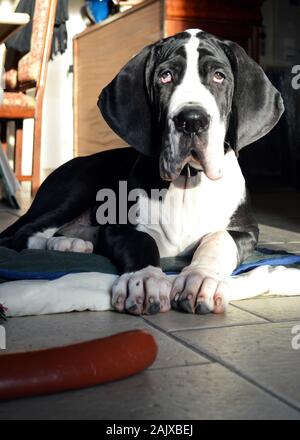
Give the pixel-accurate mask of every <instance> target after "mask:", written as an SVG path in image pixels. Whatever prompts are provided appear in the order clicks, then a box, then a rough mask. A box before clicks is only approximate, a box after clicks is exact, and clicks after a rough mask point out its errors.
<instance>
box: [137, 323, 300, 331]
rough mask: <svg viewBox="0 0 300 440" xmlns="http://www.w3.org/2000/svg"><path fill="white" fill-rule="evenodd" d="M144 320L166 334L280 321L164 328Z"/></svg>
mask: <svg viewBox="0 0 300 440" xmlns="http://www.w3.org/2000/svg"><path fill="white" fill-rule="evenodd" d="M294 321H296V322H297V321H298V320H297V319H295V320H294V319H293V320H290V321H289V320H287V321H282V323H284V322H294ZM145 322H147V323H151V324H152V325H153V327H155V328H157V329H159V330H162V331H165V332H166V333H167V334H170V333H173V332H178V333H180V332H189V331H205V330H218V329H224V328H237V327H247V326H253V325H270V324H277V323H278V324H280V323H281V321H278V322H277V321H274V322H273V321H267V320H265V321H264V322H247V323H246V322H241V323H239V324H227V325H216V326H212V327H186V328H185V327H184V328H180V329H175V328H174V329H172V330H164V329H163V328H162V327H159V326H158V325H157V324H153V323H152V322H151V321H147V320H146V319H145Z"/></svg>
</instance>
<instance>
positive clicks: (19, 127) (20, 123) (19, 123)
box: [15, 119, 23, 178]
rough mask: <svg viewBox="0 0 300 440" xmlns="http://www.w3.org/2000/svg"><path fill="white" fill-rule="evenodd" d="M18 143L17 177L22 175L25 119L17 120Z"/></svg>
mask: <svg viewBox="0 0 300 440" xmlns="http://www.w3.org/2000/svg"><path fill="white" fill-rule="evenodd" d="M15 123H16V141H15V142H16V144H15V173H16V175H17V178H19V177H21V176H22V153H23V120H22V119H17V120H16V122H15Z"/></svg>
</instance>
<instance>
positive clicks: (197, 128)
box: [173, 107, 210, 134]
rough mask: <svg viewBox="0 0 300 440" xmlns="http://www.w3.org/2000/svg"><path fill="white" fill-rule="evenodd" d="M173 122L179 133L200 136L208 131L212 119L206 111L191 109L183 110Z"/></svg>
mask: <svg viewBox="0 0 300 440" xmlns="http://www.w3.org/2000/svg"><path fill="white" fill-rule="evenodd" d="M173 120H174V123H175V126H176V128H177V130H178V131H183V132H184V133H186V134H199V133H200V132H201V131H204V130H207V128H208V126H209V121H210V117H209V115H208V114H207V113H206V112H205V111H204V110H202V109H199V108H194V107H190V108H185V109H183V110H181V112H180V113H178V114H177V115H176V116H175V117H174V118H173Z"/></svg>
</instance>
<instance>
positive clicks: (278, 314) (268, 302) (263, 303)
mask: <svg viewBox="0 0 300 440" xmlns="http://www.w3.org/2000/svg"><path fill="white" fill-rule="evenodd" d="M234 304H236V305H237V306H238V307H240V308H241V309H243V310H246V311H247V312H250V313H254V314H257V315H258V316H260V317H262V318H264V319H267V320H270V321H292V320H297V319H298V320H299V323H300V296H297V297H289V298H281V297H280V298H256V299H249V300H245V301H236V302H234Z"/></svg>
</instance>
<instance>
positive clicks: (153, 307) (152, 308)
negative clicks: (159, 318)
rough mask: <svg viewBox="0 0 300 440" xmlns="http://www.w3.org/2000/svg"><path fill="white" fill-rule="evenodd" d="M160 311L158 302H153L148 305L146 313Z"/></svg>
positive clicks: (152, 313) (151, 313)
mask: <svg viewBox="0 0 300 440" xmlns="http://www.w3.org/2000/svg"><path fill="white" fill-rule="evenodd" d="M159 312H160V303H159V302H155V303H153V304H151V305H150V306H149V307H148V310H147V314H148V315H156V314H157V313H159Z"/></svg>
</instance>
